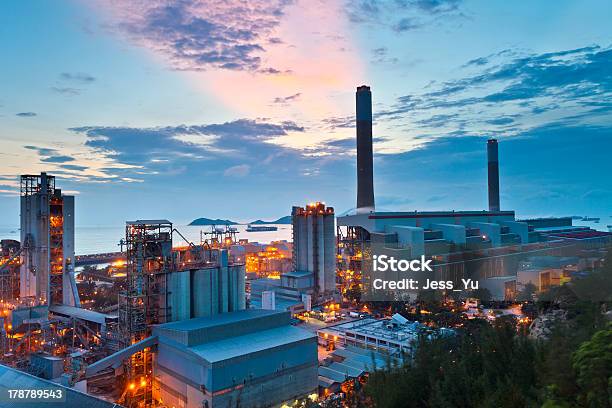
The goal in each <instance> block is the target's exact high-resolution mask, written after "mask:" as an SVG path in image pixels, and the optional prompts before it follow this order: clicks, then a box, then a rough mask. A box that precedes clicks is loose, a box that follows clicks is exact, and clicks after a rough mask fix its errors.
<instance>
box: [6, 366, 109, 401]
mask: <svg viewBox="0 0 612 408" xmlns="http://www.w3.org/2000/svg"><path fill="white" fill-rule="evenodd" d="M0 384H1V385H2V386H4V387H6V386H9V385H10V387H11V388H12V389H17V390H49V391H53V395H54V396H58V395H60V394H59V393H58V391H60V392H61V397H58V398H49V399H46V400H44V402H40V404H41V405H42V406H45V407H48V408H55V407H57V408H60V407H61V408H65V407H81V408H115V407H117V404H115V403H112V402H108V401H104V400H102V399H99V398H96V397H92V396H90V395H87V394H86V393H85V391H84V390H83V391H80V390H76V389H74V388H71V387H67V386H65V385H62V384H58V383H56V382H52V381H49V380H45V379H43V378H40V377H36V376H34V375H31V374H28V373H24V372H23V371H19V370H15V369H13V368H11V367H7V366H5V365H1V364H0ZM6 397H7V395H6V393H5V394H4V395H3V400H2V401H0V407H14V406H21V407H27V406H30V407H31V406H33V405H34V404H35V403H34V402H28V401H21V402H17V401H16V402H8V401H7V399H6Z"/></svg>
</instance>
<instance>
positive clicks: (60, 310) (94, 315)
mask: <svg viewBox="0 0 612 408" xmlns="http://www.w3.org/2000/svg"><path fill="white" fill-rule="evenodd" d="M49 311H50V312H52V313H56V314H61V315H65V316H70V317H74V318H76V319H81V320H85V321H88V322H94V323H98V324H103V323H104V322H105V320H106V319H112V318H116V316H110V315H107V314H104V313H98V312H94V311H93V310H87V309H82V308H80V307H74V306H67V305H53V306H49Z"/></svg>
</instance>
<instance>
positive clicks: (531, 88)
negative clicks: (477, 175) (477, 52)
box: [374, 45, 612, 152]
mask: <svg viewBox="0 0 612 408" xmlns="http://www.w3.org/2000/svg"><path fill="white" fill-rule="evenodd" d="M611 64H612V48H610V47H608V48H602V47H600V46H597V45H592V46H588V47H582V48H576V49H570V50H559V51H553V52H547V53H543V54H534V53H524V52H523V53H519V52H516V51H509V50H502V51H500V52H497V53H495V54H492V55H487V56H484V57H481V58H476V59H472V60H471V61H470V62H468V64H465V65H464V66H463V67H464V68H469V70H468V71H467V72H468V73H467V74H466V75H465V76H463V77H459V78H457V79H453V80H449V81H447V82H444V83H441V84H435V83H434V84H430V85H428V86H427V87H425V88H424V92H422V93H413V94H407V95H403V96H400V97H398V98H397V99H396V101H395V103H393V104H392V105H391V106H388V107H383V108H382V109H379V110H377V111H376V112H375V113H374V118H375V121H377V122H378V123H382V124H383V125H384V126H386V128H387V129H408V131H409V132H410V138H405V137H404V138H403V139H402V140H401V141H400V137H399V135H398V131H392V132H391V133H392V134H393V135H394V136H393V137H391V140H393V141H394V142H395V145H394V146H392V145H390V144H389V146H388V147H389V148H388V149H387V152H393V151H395V152H398V151H402V150H409V149H414V148H418V147H419V146H421V145H422V144H423V143H427V142H428V141H431V140H434V139H437V138H440V137H444V136H449V135H453V136H455V137H463V136H466V135H496V136H498V137H503V136H512V135H519V134H525V133H526V132H528V131H529V130H530V129H534V128H538V127H541V126H545V125H552V124H555V125H557V126H577V125H581V124H585V125H594V124H601V125H607V124H609V123H610V117H611V115H610V114H611V113H612V73H611V72H610V70H609V66H610V65H611ZM474 70H476V72H474Z"/></svg>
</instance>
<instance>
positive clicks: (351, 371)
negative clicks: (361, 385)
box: [327, 363, 365, 378]
mask: <svg viewBox="0 0 612 408" xmlns="http://www.w3.org/2000/svg"><path fill="white" fill-rule="evenodd" d="M327 368H329V369H330V370H334V371H338V372H340V373H342V374H345V375H346V376H347V377H352V378H357V377H359V376H361V375H363V374H364V373H365V371H364V370H361V369H358V368H355V367H351V366H349V365H346V364H342V363H331V364H330V365H329V366H327Z"/></svg>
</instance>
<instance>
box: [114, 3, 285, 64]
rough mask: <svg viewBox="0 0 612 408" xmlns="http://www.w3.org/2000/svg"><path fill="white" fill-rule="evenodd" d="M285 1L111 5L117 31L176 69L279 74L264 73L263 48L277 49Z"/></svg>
mask: <svg viewBox="0 0 612 408" xmlns="http://www.w3.org/2000/svg"><path fill="white" fill-rule="evenodd" d="M290 3H291V1H287V0H273V1H265V0H256V1H250V2H243V1H226V0H213V1H204V0H181V1H176V2H166V1H155V0H152V1H147V2H141V1H135V0H131V1H124V2H112V1H107V2H106V4H107V5H108V8H109V10H111V12H112V13H113V14H114V16H115V19H116V24H115V28H116V29H117V30H118V31H119V32H121V33H122V34H124V35H126V36H127V37H128V38H129V39H131V40H132V41H133V42H135V43H137V44H139V45H142V46H145V47H146V48H149V49H151V50H153V51H155V52H157V53H159V54H162V55H164V56H165V57H166V58H167V59H168V60H169V61H170V63H171V65H172V66H173V68H175V69H178V70H192V71H200V70H206V69H209V68H220V69H227V70H245V71H250V72H262V73H267V74H274V73H280V72H281V71H280V70H277V69H276V68H275V67H264V66H263V61H262V54H264V52H265V47H264V45H266V44H278V43H279V42H278V37H277V36H276V35H275V29H276V28H277V26H278V25H279V22H280V20H281V18H282V17H283V13H284V9H285V7H286V6H287V5H288V4H290Z"/></svg>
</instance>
